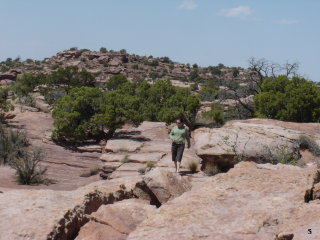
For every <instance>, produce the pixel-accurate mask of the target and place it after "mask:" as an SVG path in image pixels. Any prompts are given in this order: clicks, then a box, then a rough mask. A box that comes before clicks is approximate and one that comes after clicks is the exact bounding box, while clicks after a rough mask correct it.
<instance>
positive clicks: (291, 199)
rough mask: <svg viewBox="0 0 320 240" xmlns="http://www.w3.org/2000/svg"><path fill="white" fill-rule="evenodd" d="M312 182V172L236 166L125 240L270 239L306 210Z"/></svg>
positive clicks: (180, 199)
mask: <svg viewBox="0 0 320 240" xmlns="http://www.w3.org/2000/svg"><path fill="white" fill-rule="evenodd" d="M318 180H319V173H318V172H317V170H316V169H314V168H299V167H295V166H288V165H281V164H279V165H271V164H256V163H253V162H241V163H239V164H237V165H236V166H235V168H233V169H231V170H230V171H229V172H228V173H223V174H218V175H216V176H214V177H212V178H209V179H207V180H206V181H204V182H203V183H202V184H199V185H197V186H196V187H194V188H193V189H192V190H191V191H188V192H186V193H184V194H182V195H181V196H180V197H177V198H175V199H173V200H172V201H170V202H168V204H165V205H163V206H162V207H161V208H160V209H158V211H157V212H156V213H155V214H153V215H152V216H150V217H149V218H147V219H146V220H145V221H143V222H142V223H141V224H140V225H139V226H138V227H137V229H136V230H135V231H134V232H132V233H131V234H130V235H129V237H128V239H130V240H138V239H139V240H144V239H148V240H153V239H154V240H156V239H157V240H161V239H171V240H175V239H179V240H180V239H185V240H191V239H210V240H221V239H228V240H244V239H245V240H256V239H259V240H270V239H274V238H275V236H276V235H277V234H279V233H280V232H281V231H282V230H283V231H285V230H289V231H290V228H289V229H287V228H283V226H286V224H289V221H291V220H292V221H294V220H295V218H294V217H295V216H297V215H296V212H297V209H299V208H302V207H303V206H307V205H308V204H310V203H305V198H306V195H308V194H309V192H310V189H312V188H313V185H314V184H315V182H316V181H318ZM311 202H313V201H311ZM313 206H314V207H315V208H316V209H318V207H319V206H318V205H313ZM317 211H318V210H317ZM309 214H311V216H310V219H311V218H312V217H313V218H317V217H318V215H317V212H315V213H314V214H313V213H312V212H311V211H310V212H309ZM302 222H303V221H302ZM302 222H301V223H302ZM312 226H313V225H312ZM301 229H302V228H301ZM315 229H317V228H316V227H315ZM317 234H318V236H319V233H315V236H317ZM297 239H301V238H297Z"/></svg>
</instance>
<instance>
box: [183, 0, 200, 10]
mask: <svg viewBox="0 0 320 240" xmlns="http://www.w3.org/2000/svg"><path fill="white" fill-rule="evenodd" d="M197 7H198V5H197V4H196V3H195V2H194V1H193V0H185V1H183V2H182V3H181V4H180V5H179V6H178V8H181V9H187V10H193V9H195V8H197Z"/></svg>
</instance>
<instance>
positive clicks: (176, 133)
mask: <svg viewBox="0 0 320 240" xmlns="http://www.w3.org/2000/svg"><path fill="white" fill-rule="evenodd" d="M169 138H170V139H171V140H172V146H171V152H172V161H173V162H174V165H175V167H176V172H179V171H180V165H181V160H182V155H183V151H184V147H185V142H186V140H187V143H188V148H190V135H189V129H188V128H187V127H186V126H185V125H184V124H183V122H182V119H178V120H177V126H174V127H173V128H172V130H171V131H170V133H169Z"/></svg>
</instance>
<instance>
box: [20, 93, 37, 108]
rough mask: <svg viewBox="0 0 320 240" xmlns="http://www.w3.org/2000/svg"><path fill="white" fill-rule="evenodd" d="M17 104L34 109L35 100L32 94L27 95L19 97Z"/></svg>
mask: <svg viewBox="0 0 320 240" xmlns="http://www.w3.org/2000/svg"><path fill="white" fill-rule="evenodd" d="M19 103H20V104H22V105H25V106H28V107H33V108H34V107H36V100H35V99H34V97H33V96H32V94H27V95H26V96H23V97H20V98H19Z"/></svg>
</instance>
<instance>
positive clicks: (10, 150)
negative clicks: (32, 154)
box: [0, 125, 29, 164]
mask: <svg viewBox="0 0 320 240" xmlns="http://www.w3.org/2000/svg"><path fill="white" fill-rule="evenodd" d="M28 146H29V142H28V139H27V136H26V133H25V132H23V131H19V130H10V129H6V128H5V127H4V126H3V125H0V164H8V163H11V162H14V161H15V159H16V158H18V157H21V155H22V152H23V150H24V149H25V148H26V147H28Z"/></svg>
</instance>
